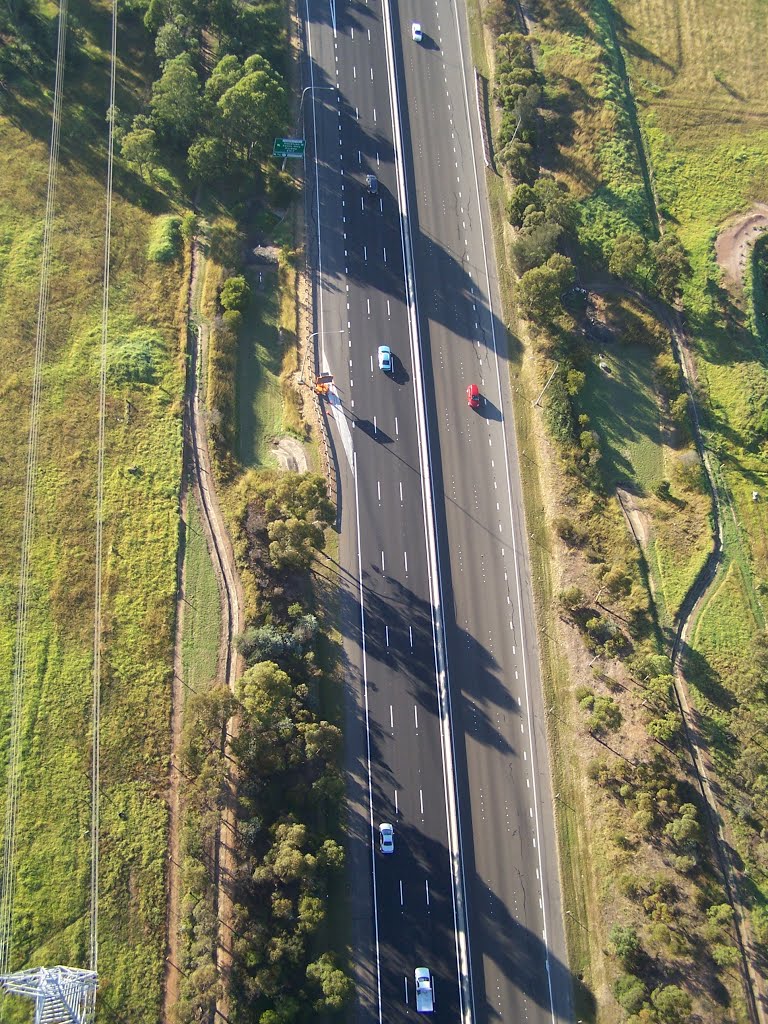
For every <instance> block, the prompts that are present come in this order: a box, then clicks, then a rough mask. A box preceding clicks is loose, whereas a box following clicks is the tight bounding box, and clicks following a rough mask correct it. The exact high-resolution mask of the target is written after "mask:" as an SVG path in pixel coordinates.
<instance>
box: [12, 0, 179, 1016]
mask: <svg viewBox="0 0 768 1024" xmlns="http://www.w3.org/2000/svg"><path fill="white" fill-rule="evenodd" d="M73 13H74V14H75V16H76V17H77V19H78V21H79V22H80V24H81V25H82V26H83V32H84V33H85V35H86V39H87V41H88V47H87V55H83V56H81V58H80V59H79V61H78V62H77V63H76V64H73V65H72V66H71V67H68V68H67V74H66V81H65V92H64V109H63V120H62V163H61V168H60V173H59V178H58V188H57V204H56V222H55V224H54V229H53V236H52V241H53V262H52V273H51V293H50V312H49V319H48V339H47V348H46V356H45V368H44V380H43V390H42V404H41V419H40V444H39V459H38V475H37V514H36V519H35V530H34V539H33V545H32V549H31V575H30V594H31V603H30V615H29V622H28V639H29V649H28V659H27V672H26V676H25V699H24V705H23V727H22V734H23V739H22V745H23V746H22V757H23V763H22V773H23V781H22V793H21V800H20V804H19V817H18V826H17V843H18V875H17V886H16V917H15V922H14V935H13V950H12V959H11V966H12V968H19V967H22V966H26V965H28V964H38V963H48V964H50V963H54V962H64V963H71V964H73V965H79V966H87V950H88V920H87V910H88V897H89V890H88V881H89V879H88V871H89V837H88V815H89V777H90V767H89V759H90V741H89V735H90V706H91V704H90V702H91V685H92V684H91V668H92V644H93V595H94V573H95V563H94V530H95V522H94V514H95V485H96V468H95V467H96V437H97V425H98V424H97V411H98V374H97V369H98V344H99V341H100V328H99V325H100V311H101V272H100V268H101V265H102V261H103V231H104V204H105V190H104V176H105V172H106V160H105V142H106V138H105V135H104V123H105V122H104V109H103V108H104V102H105V100H104V97H105V96H106V95H107V85H108V78H107V71H108V63H107V61H106V60H105V58H104V52H103V51H104V46H105V44H106V43H108V38H109V37H108V33H109V11H108V7H107V5H98V4H97V5H93V6H91V7H85V6H84V5H81V4H79V3H76V4H75V7H74V9H73ZM137 42H138V38H137V37H135V36H134V35H132V34H131V31H130V30H127V29H124V30H122V31H121V36H120V40H119V47H120V53H121V56H122V58H123V60H124V61H125V63H124V64H123V65H122V66H121V68H120V70H119V73H118V74H119V86H118V92H119V97H120V99H119V102H120V103H121V104H123V106H124V107H129V106H130V103H131V96H132V94H134V93H135V92H136V91H137V90H138V89H140V88H143V87H144V85H145V82H144V79H143V77H142V75H143V71H142V58H141V56H140V55H139V54H138V53H137V50H136V46H137ZM9 102H11V101H9ZM12 106H13V109H12V111H9V114H12V117H11V116H9V117H5V116H0V358H2V362H3V366H4V373H3V381H2V384H0V415H2V418H3V422H4V430H3V444H2V470H3V487H2V488H1V489H0V514H2V521H3V523H4V529H3V531H2V533H1V534H0V556H1V557H0V601H2V607H3V615H2V617H1V618H0V707H2V709H3V710H2V714H1V715H0V737H1V739H2V748H3V749H2V753H1V755H0V779H2V784H3V788H4V783H5V771H6V768H5V766H6V754H7V743H8V726H9V709H10V680H11V674H12V663H13V650H14V634H15V621H16V614H15V608H16V595H17V591H18V573H19V566H20V542H21V526H22V523H21V516H22V511H23V486H24V477H25V472H26V451H27V433H28V427H29V422H28V414H29V399H30V387H31V372H32V352H33V341H34V335H35V326H36V316H37V291H38V282H39V272H40V252H41V239H42V214H43V210H44V204H45V186H46V175H47V166H48V153H47V133H48V130H49V118H50V106H51V98H50V96H49V95H48V94H46V93H44V91H43V89H42V88H38V87H37V86H36V84H35V83H33V82H27V83H25V84H24V86H23V88H20V89H19V90H18V92H17V93H16V94H15V95H14V96H13V100H12ZM115 186H116V191H115V197H114V208H113V244H112V254H113V265H112V274H113V277H112V281H113V287H112V292H111V324H112V325H113V327H114V330H115V331H117V332H119V333H123V332H124V333H125V336H128V335H130V334H131V333H132V332H134V331H137V330H139V329H142V328H146V327H151V330H152V337H153V350H152V354H153V366H154V380H155V383H154V384H138V385H137V384H131V383H126V384H125V385H118V384H116V383H113V382H111V383H110V388H109V393H108V398H107V421H106V429H107V440H106V465H105V481H104V484H105V495H104V517H105V533H104V619H103V624H104V632H103V654H102V659H103V660H102V667H103V686H102V727H101V783H102V802H101V814H102V833H101V878H100V882H101V918H100V964H99V966H100V974H101V978H102V981H101V987H100V992H101V996H100V998H101V1001H102V1005H103V1006H104V1007H105V1010H106V1008H107V1007H109V1008H110V1009H111V1011H112V1012H113V1013H114V1014H115V1015H120V1016H125V1017H126V1018H130V1019H136V1020H140V1019H141V1020H150V1019H156V1018H157V1013H158V1007H159V1001H160V985H161V980H162V963H163V950H164V942H165V901H164V857H165V849H166V835H165V825H166V809H165V803H164V792H165V788H166V783H167V769H166V761H165V758H166V754H167V746H168V739H167V723H168V713H169V672H170V665H171V645H172V625H173V603H174V594H175V553H176V542H177V505H178V481H179V473H180V462H181V430H180V418H179V411H180V402H179V399H180V396H181V389H182V379H183V378H182V368H181V366H180V362H179V359H178V334H177V329H176V324H175V313H176V308H177V304H178V295H179V288H180V285H181V283H182V275H181V266H180V265H179V264H171V265H167V266H160V265H157V264H149V263H148V262H147V256H146V254H147V246H148V242H149V238H150V234H151V232H152V227H153V221H154V218H153V216H152V214H151V213H149V212H148V210H147V209H146V208H145V207H144V206H142V205H141V204H140V203H138V202H137V199H138V198H143V199H145V200H146V205H148V206H154V207H157V206H158V205H159V206H160V207H162V205H163V200H162V199H160V200H158V201H155V199H154V198H153V197H152V196H151V194H150V193H149V192H145V191H144V189H143V186H141V184H140V183H138V182H136V181H135V180H134V179H133V178H132V177H131V176H129V175H125V174H123V172H122V171H121V170H120V169H119V168H118V169H117V173H116V177H115ZM118 812H122V814H123V815H124V817H122V818H121V817H119V816H118ZM21 1014H22V1010H21V1009H20V1008H19V1007H18V1005H16V1006H13V1005H12V1004H11V1003H6V1004H4V1006H3V1009H2V1016H3V1019H14V1020H16V1019H19V1018H20V1015H21Z"/></svg>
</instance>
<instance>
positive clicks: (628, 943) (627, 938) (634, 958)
mask: <svg viewBox="0 0 768 1024" xmlns="http://www.w3.org/2000/svg"><path fill="white" fill-rule="evenodd" d="M609 938H610V940H611V943H612V945H613V948H614V951H615V953H616V957H617V959H618V960H619V962H620V963H621V966H622V967H623V968H624V969H625V970H626V971H631V970H632V969H633V968H635V967H637V964H638V962H639V960H640V955H641V953H642V949H643V947H642V945H641V944H640V939H639V937H638V934H637V931H636V930H635V929H634V928H632V927H631V926H629V925H619V924H615V925H614V926H613V928H611V933H610V935H609Z"/></svg>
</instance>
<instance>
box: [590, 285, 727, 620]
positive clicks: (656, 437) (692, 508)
mask: <svg viewBox="0 0 768 1024" xmlns="http://www.w3.org/2000/svg"><path fill="white" fill-rule="evenodd" d="M624 304H626V303H624ZM611 306H612V307H613V308H619V306H618V304H616V306H614V304H613V303H611ZM649 340H651V339H649ZM652 357H653V352H652V351H651V349H650V348H649V346H648V345H647V344H645V345H644V344H640V343H626V342H625V343H622V342H615V343H613V344H607V345H606V344H604V345H602V347H601V348H600V350H599V353H598V352H595V353H594V354H592V355H591V357H590V359H589V360H588V362H587V365H586V382H585V387H584V390H583V391H582V392H581V394H580V407H583V408H584V410H585V411H586V412H587V413H588V415H589V417H590V425H591V426H592V427H593V428H594V429H595V430H597V432H598V434H599V436H600V449H601V455H602V458H601V463H600V468H601V473H602V478H603V481H604V484H605V487H606V490H607V491H608V492H609V493H613V492H614V491H615V489H616V488H617V487H624V488H626V489H627V490H629V491H630V492H631V493H632V494H633V495H634V501H635V504H636V506H637V507H638V509H639V510H640V514H641V516H642V517H643V518H644V519H645V520H646V521H647V523H648V537H647V540H645V539H644V538H643V537H641V543H642V545H643V554H644V555H645V559H646V563H647V565H648V571H649V574H650V582H651V586H652V589H653V595H654V601H655V603H656V611H657V616H658V620H659V622H660V623H661V625H662V626H664V627H670V626H671V625H672V624H673V622H674V619H675V616H676V615H677V613H678V611H679V609H680V606H681V604H682V602H683V600H684V599H685V596H686V594H687V593H688V590H689V588H690V587H691V585H692V583H693V582H694V580H695V578H696V576H697V574H698V572H699V570H700V569H701V567H702V565H703V564H704V562H705V561H706V558H707V555H708V552H709V550H710V549H711V545H712V542H711V531H710V525H709V502H708V498H707V496H706V495H705V494H702V493H699V492H696V491H693V492H692V491H690V490H687V489H686V488H685V487H683V486H681V485H680V484H679V483H678V482H677V481H676V467H677V465H678V464H679V463H680V461H681V459H682V458H689V459H693V458H695V456H694V453H693V450H692V449H690V448H688V447H687V446H684V447H682V448H672V447H670V446H669V444H668V443H666V441H667V439H666V438H665V435H664V431H663V429H662V411H661V408H660V406H659V400H658V397H657V386H656V383H655V380H654V375H653V371H652V366H651V359H652ZM600 363H602V364H603V366H604V367H606V369H603V368H601V366H600ZM662 480H669V481H671V485H672V489H671V500H668V501H664V500H661V499H659V498H658V497H656V494H655V492H656V488H657V487H658V485H659V484H660V483H661V482H662Z"/></svg>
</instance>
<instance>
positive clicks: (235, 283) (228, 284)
mask: <svg viewBox="0 0 768 1024" xmlns="http://www.w3.org/2000/svg"><path fill="white" fill-rule="evenodd" d="M250 297H251V289H250V286H249V284H248V282H247V281H246V280H245V278H244V277H243V276H242V275H238V276H237V277H229V278H227V280H226V281H225V282H224V286H223V287H222V289H221V294H220V295H219V302H220V303H221V306H222V308H223V309H226V310H236V311H237V312H238V313H242V312H243V311H244V310H245V308H246V307H247V305H248V301H249V299H250Z"/></svg>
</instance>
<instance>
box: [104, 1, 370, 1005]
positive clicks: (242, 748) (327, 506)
mask: <svg viewBox="0 0 768 1024" xmlns="http://www.w3.org/2000/svg"><path fill="white" fill-rule="evenodd" d="M137 17H141V19H142V22H143V25H144V27H145V29H146V30H147V31H148V32H150V33H151V34H152V35H153V36H154V39H155V50H156V54H157V57H158V63H159V67H158V72H157V77H156V81H155V83H154V85H153V89H152V96H151V99H150V101H149V104H148V105H147V106H146V107H145V108H144V109H143V110H141V111H140V112H138V113H137V114H134V115H133V116H132V117H129V116H127V114H126V113H125V112H124V111H122V110H117V111H115V115H114V116H115V118H116V121H117V123H118V124H119V125H120V131H121V135H120V141H121V146H122V152H123V156H124V157H125V158H126V159H128V160H129V161H130V162H131V163H132V165H133V167H134V169H135V171H136V173H137V174H138V175H139V176H140V177H142V178H144V179H145V180H148V181H155V182H160V181H162V182H165V181H168V182H173V183H174V184H173V187H175V188H178V189H181V190H184V191H185V192H186V193H187V194H189V195H192V194H194V195H195V197H196V201H197V204H198V206H197V210H198V216H197V217H196V219H195V222H194V224H190V223H189V218H188V217H185V216H182V218H181V221H180V222H179V223H173V222H172V221H171V220H166V221H165V222H163V223H162V225H161V226H159V227H158V234H157V237H156V240H155V241H156V249H157V251H158V252H159V253H162V252H164V251H167V250H168V248H169V247H172V246H173V244H174V239H175V238H177V237H179V236H180V237H181V238H182V239H183V238H184V237H185V233H186V234H189V235H191V234H195V235H196V236H197V238H198V243H199V266H198V271H199V282H198V286H197V288H196V292H197V294H196V296H195V299H194V303H193V306H194V310H195V312H194V315H195V318H196V320H197V321H198V322H199V323H200V324H201V327H202V333H201V341H202V351H203V363H202V367H201V383H202V392H201V393H202V398H203V400H204V403H205V409H206V420H207V433H208V442H209V452H210V458H211V464H212V469H213V474H214V478H215V483H216V488H217V491H218V495H219V500H220V503H221V505H222V508H223V510H224V514H225V517H226V519H227V524H228V527H229V531H230V534H231V537H232V541H233V544H234V548H235V555H236V558H237V563H238V570H239V573H240V578H241V583H242V588H243V592H244V599H245V606H244V618H245V622H244V628H243V631H242V633H241V635H240V636H239V637H237V638H236V643H237V652H236V653H237V655H238V656H239V657H240V658H241V659H242V663H243V665H244V668H243V671H242V674H241V677H240V678H239V680H238V681H237V683H236V685H235V687H234V690H233V691H229V690H228V689H227V688H226V687H224V686H222V685H221V679H220V678H219V677H218V676H217V674H216V672H215V667H216V666H215V663H214V665H213V668H214V671H213V672H212V671H211V670H210V665H209V667H208V668H207V669H205V668H204V666H203V665H202V664H200V663H199V662H198V663H197V664H196V674H197V683H196V684H195V685H194V686H193V687H192V688H190V689H189V690H188V691H187V692H186V695H185V706H184V735H183V740H182V744H181V749H180V755H179V759H178V765H179V772H180V777H181V779H182V783H181V787H182V788H181V799H182V807H183V811H182V823H181V842H180V855H181V865H180V885H181V892H182V895H181V900H182V904H181V932H182V934H181V949H180V963H179V968H180V980H179V1002H178V1006H177V1007H176V1016H177V1019H178V1021H179V1024H184V1022H191V1021H199V1020H207V1019H210V1018H211V1016H212V1015H214V1014H215V1013H216V1012H217V1010H220V1009H221V1007H222V1006H226V1007H227V1013H228V1015H229V1016H230V1019H232V1020H235V1021H237V1020H243V1021H245V1020H254V1019H256V1020H259V1021H261V1022H262V1024H292V1022H294V1021H295V1022H302V1021H306V1020H310V1019H315V1018H316V1016H317V1014H322V1015H323V1016H324V1017H326V1018H327V1017H328V1015H329V1014H331V1013H333V1012H335V1011H338V1010H340V1009H341V1008H342V1007H343V1006H344V1005H345V1004H346V1001H347V999H348V997H349V995H350V987H351V982H350V980H349V978H348V976H347V974H346V972H345V957H346V949H345V946H344V927H343V917H344V915H343V911H340V907H341V905H342V903H343V899H344V885H343V870H344V851H343V847H342V845H341V840H342V832H341V829H342V817H343V800H344V785H343V776H342V775H341V770H340V758H341V734H340V731H339V728H338V724H337V718H338V707H339V700H338V695H337V693H336V690H337V689H338V685H339V684H338V680H337V679H336V677H335V671H336V669H335V658H336V653H337V652H336V647H335V644H334V642H333V640H332V639H331V636H332V629H331V625H330V616H331V615H332V614H333V600H332V598H331V597H330V596H329V594H328V593H326V591H325V590H324V589H322V588H320V584H319V582H318V580H319V577H318V576H317V575H316V574H312V573H310V569H311V567H312V566H313V564H314V560H315V558H316V554H317V551H318V550H319V549H320V548H322V547H323V546H324V544H325V534H326V530H327V529H328V526H329V524H330V523H332V522H333V521H335V509H334V508H333V506H332V504H331V503H330V502H329V500H328V498H327V496H326V482H325V481H324V480H323V479H321V478H319V477H316V476H314V475H312V474H306V473H301V474H289V475H288V474H287V475H282V474H281V473H278V472H276V471H275V470H274V469H273V468H270V467H273V466H274V455H273V451H274V445H275V442H276V441H277V440H280V439H281V438H282V437H284V435H286V434H288V435H291V436H293V437H294V438H295V439H296V440H297V441H301V442H304V441H306V440H308V438H309V435H310V431H309V428H308V426H307V424H306V423H305V421H304V418H303V408H302V402H301V400H300V397H299V395H298V392H297V390H296V384H295V379H294V378H295V375H296V372H297V370H298V369H299V366H298V354H299V353H298V345H297V337H298V322H297V305H298V273H297V265H298V259H297V253H296V252H295V251H294V247H295V245H296V244H297V243H296V241H295V239H296V236H297V228H296V209H295V208H294V200H295V198H296V196H297V191H296V189H295V187H294V184H293V182H292V179H291V178H290V177H289V176H288V175H283V174H280V173H279V172H278V170H277V166H276V165H275V164H274V163H273V162H271V161H270V160H269V159H268V157H267V154H268V152H269V150H270V149H271V141H272V137H273V135H275V134H279V132H280V130H281V128H282V127H283V125H284V124H285V122H286V120H287V110H288V108H287V103H286V94H287V78H286V75H287V71H288V67H287V65H288V59H287V46H286V43H287V31H286V26H287V16H286V12H285V10H284V9H283V8H282V6H281V5H279V4H277V3H263V4H260V5H251V4H239V3H235V4H226V3H225V4H224V5H223V6H221V5H220V6H219V7H216V8H214V7H211V5H209V4H203V3H201V4H197V5H192V6H191V7H190V5H188V4H185V5H181V4H176V3H172V2H171V3H157V2H155V0H152V2H150V3H149V5H148V6H147V7H142V8H141V10H138V8H137ZM246 142H247V144H246ZM169 187H170V186H169ZM254 250H258V253H259V255H258V257H256V258H255V257H254V256H253V253H254ZM158 258H161V257H160V256H158ZM306 461H307V462H308V463H309V464H310V465H311V464H312V463H313V455H312V450H311V446H310V447H308V448H307V459H306ZM187 557H188V563H187V580H188V587H187V593H188V595H189V598H190V600H191V601H192V603H193V604H196V603H197V602H198V601H200V600H202V601H204V602H206V604H207V606H208V610H209V612H211V610H212V606H211V604H210V600H211V599H210V596H208V597H206V596H205V594H209V592H210V583H211V582H212V581H211V579H210V578H209V577H206V574H205V573H204V572H198V573H197V574H196V573H194V572H193V571H192V570H193V569H194V564H195V561H194V560H195V557H196V549H195V544H194V539H193V542H191V543H190V544H189V547H188V556H187ZM206 579H207V583H206ZM190 587H191V588H192V589H190ZM216 606H218V605H217V603H216ZM188 614H189V610H188V609H186V610H185V641H184V643H185V647H186V646H192V647H194V645H195V643H196V641H197V637H198V635H199V637H200V639H202V633H200V634H198V632H196V630H197V627H198V625H199V627H200V629H202V628H203V627H204V626H206V627H207V628H206V632H205V636H206V637H207V642H208V643H210V641H211V639H212V633H213V629H212V625H211V623H210V622H208V623H205V624H204V623H202V622H200V623H198V619H197V617H196V616H194V615H193V616H192V617H191V618H188ZM187 623H189V627H190V628H187ZM232 653H233V654H235V652H232ZM209 662H210V659H209ZM190 667H191V666H190ZM190 680H191V675H190ZM232 803H234V808H235V813H234V818H233V819H231V820H233V821H234V826H233V827H230V826H229V825H228V824H227V821H226V820H225V821H224V826H226V827H223V826H222V821H223V818H222V809H223V808H225V807H226V806H230V805H232ZM221 843H226V844H227V845H228V846H230V847H231V848H232V850H233V856H234V868H233V875H232V876H231V878H230V877H228V878H227V879H226V881H225V882H224V883H223V884H224V885H226V886H227V891H228V894H229V896H230V897H231V899H232V916H231V918H229V919H228V920H225V921H224V922H223V924H222V921H221V916H222V914H221V910H220V897H221V892H222V888H221V887H222V879H221V877H220V872H221V864H220V849H221V847H220V844H221ZM332 903H335V904H336V906H331V904H332ZM340 922H341V927H339V923H340ZM222 927H225V928H227V929H228V934H230V933H231V935H232V936H233V938H232V963H231V968H227V969H226V970H222V966H221V964H222V958H221V955H220V948H219V943H220V942H221V928H222Z"/></svg>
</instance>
